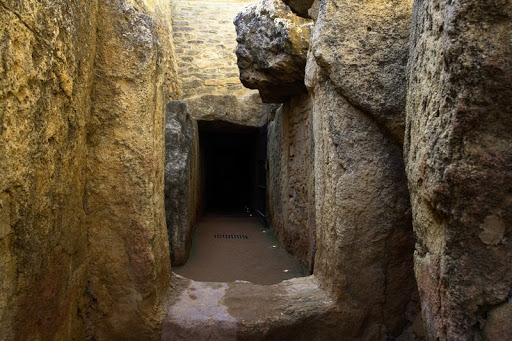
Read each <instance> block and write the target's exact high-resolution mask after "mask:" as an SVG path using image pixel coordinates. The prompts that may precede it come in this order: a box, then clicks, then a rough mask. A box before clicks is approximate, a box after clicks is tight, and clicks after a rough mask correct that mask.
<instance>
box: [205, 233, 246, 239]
mask: <svg viewBox="0 0 512 341" xmlns="http://www.w3.org/2000/svg"><path fill="white" fill-rule="evenodd" d="M213 238H216V239H249V237H247V235H245V234H216V235H214V236H213Z"/></svg>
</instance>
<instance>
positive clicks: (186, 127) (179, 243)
mask: <svg viewBox="0 0 512 341" xmlns="http://www.w3.org/2000/svg"><path fill="white" fill-rule="evenodd" d="M197 139H198V135H197V122H196V121H194V120H192V119H191V118H190V115H189V113H188V110H187V106H186V104H185V102H183V101H172V102H170V103H168V104H167V109H166V125H165V216H166V222H167V233H168V235H169V245H170V253H171V262H172V265H174V266H177V265H183V264H185V262H186V261H187V259H188V255H189V252H190V247H191V244H192V235H193V226H194V222H195V217H196V212H195V207H196V206H197V188H198V184H197V175H196V174H195V173H196V172H197V168H198V164H197V157H198V155H197V154H198V153H197Z"/></svg>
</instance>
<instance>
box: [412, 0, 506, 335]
mask: <svg viewBox="0 0 512 341" xmlns="http://www.w3.org/2000/svg"><path fill="white" fill-rule="evenodd" d="M412 27H413V32H412V35H411V54H410V59H409V66H408V90H407V91H408V96H407V131H406V140H405V158H406V166H407V175H408V179H409V188H410V190H411V199H412V206H413V213H414V229H415V233H416V236H417V248H416V252H415V271H416V277H417V280H418V286H419V290H420V295H421V300H422V309H423V317H424V320H425V325H426V327H427V337H428V338H429V339H431V340H497V339H500V340H510V339H512V324H511V323H510V319H509V317H507V316H510V297H511V294H512V266H511V259H512V244H511V242H510V238H511V236H512V168H511V165H512V116H511V113H512V101H511V98H512V44H511V37H512V36H511V32H512V4H511V3H510V1H478V0H467V1H458V0H456V1H445V0H435V1H416V2H415V7H414V14H413V26H412ZM505 321H506V322H505Z"/></svg>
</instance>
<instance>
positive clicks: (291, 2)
mask: <svg viewBox="0 0 512 341" xmlns="http://www.w3.org/2000/svg"><path fill="white" fill-rule="evenodd" d="M283 2H284V3H285V4H287V5H288V6H290V8H291V10H292V11H293V12H294V13H296V14H297V15H300V16H301V17H303V18H309V17H310V16H309V14H308V10H309V9H310V8H311V6H312V5H313V2H314V0H283Z"/></svg>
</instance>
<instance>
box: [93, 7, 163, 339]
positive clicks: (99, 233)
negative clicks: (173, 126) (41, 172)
mask: <svg viewBox="0 0 512 341" xmlns="http://www.w3.org/2000/svg"><path fill="white" fill-rule="evenodd" d="M165 6H169V5H168V4H167V5H162V9H161V10H162V11H163V10H166V7H165ZM153 10H154V11H155V12H157V13H160V14H156V15H155V18H159V17H160V18H162V20H164V18H165V17H163V15H164V14H165V12H163V13H162V12H159V11H160V9H159V8H158V7H155V8H153ZM147 13H149V9H148V8H146V7H145V6H143V4H140V3H130V2H127V1H123V0H117V1H109V2H102V3H100V5H99V14H98V17H99V21H98V37H97V39H98V46H97V53H96V60H95V66H94V67H95V70H94V71H95V80H94V82H95V83H94V88H93V99H94V102H93V108H92V116H91V122H90V124H89V126H88V138H87V143H88V147H89V148H88V160H87V177H88V179H87V184H86V197H85V203H84V207H85V209H86V214H87V226H88V241H89V253H90V256H89V257H90V261H89V287H88V294H89V295H90V296H91V300H92V306H91V311H90V312H89V317H90V324H91V326H92V327H91V328H92V329H93V334H94V335H95V336H96V337H97V338H98V339H105V340H120V339H123V340H142V339H144V340H152V339H155V338H158V330H159V325H158V324H159V319H160V317H161V316H162V315H161V313H162V312H163V311H162V310H161V307H162V304H163V303H164V302H165V298H166V295H167V293H168V291H169V289H170V287H169V283H170V262H169V245H168V238H167V230H166V224H165V213H164V195H163V193H164V167H163V166H164V162H163V161H164V113H165V106H164V103H165V101H166V99H167V98H166V97H165V94H164V89H165V88H166V87H165V86H164V85H165V82H166V79H165V73H164V70H165V66H166V65H168V64H167V63H168V60H169V56H168V55H166V54H167V51H169V50H168V49H166V45H165V43H164V40H163V39H164V38H165V36H162V35H161V33H162V31H161V30H163V27H165V26H162V24H161V23H160V21H159V20H158V19H153V18H152V17H151V16H149V15H148V14H147ZM167 34H170V33H169V32H167Z"/></svg>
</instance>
